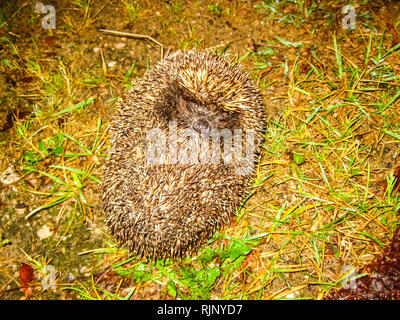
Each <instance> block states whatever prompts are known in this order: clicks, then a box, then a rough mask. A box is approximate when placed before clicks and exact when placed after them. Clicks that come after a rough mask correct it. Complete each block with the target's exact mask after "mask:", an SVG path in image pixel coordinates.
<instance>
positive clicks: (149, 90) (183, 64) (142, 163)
mask: <svg viewBox="0 0 400 320" xmlns="http://www.w3.org/2000/svg"><path fill="white" fill-rule="evenodd" d="M199 119H202V120H201V121H202V122H201V121H199ZM169 121H175V122H176V124H177V125H176V126H177V132H181V130H183V129H188V128H191V127H193V128H194V127H195V125H197V126H202V125H203V126H204V122H205V123H206V126H209V128H210V129H219V130H221V129H223V128H228V129H230V130H234V129H242V130H243V131H244V130H253V132H254V133H255V148H254V150H255V157H254V159H255V161H257V159H258V158H259V157H258V155H259V153H260V150H261V144H262V141H263V128H264V123H265V114H264V107H263V104H262V97H261V95H260V93H259V90H258V89H257V87H256V86H255V84H254V83H253V81H252V80H251V79H249V76H248V74H247V73H245V72H244V71H243V70H242V69H241V67H240V66H238V65H234V64H230V63H228V62H227V61H226V60H225V59H224V58H221V57H219V56H216V55H213V54H210V53H206V52H200V51H188V52H186V53H182V52H175V53H172V54H170V55H168V56H167V57H166V58H165V59H164V60H163V61H162V62H159V63H158V64H157V65H156V66H155V67H154V68H153V69H151V70H150V71H149V72H148V73H147V74H146V75H145V76H144V78H143V79H141V80H139V81H137V82H136V83H135V85H134V87H133V88H132V89H131V90H130V91H129V92H128V94H127V95H126V96H125V97H124V98H123V99H122V101H121V102H120V104H119V108H118V110H117V113H116V115H115V116H114V118H113V120H112V122H111V125H110V130H111V137H110V142H111V150H110V159H109V162H108V165H107V169H106V173H105V178H104V182H103V186H102V204H103V208H104V211H105V212H106V216H107V225H108V226H109V229H110V231H111V233H112V235H113V236H114V237H115V238H116V240H117V241H118V243H119V244H121V245H123V246H125V247H127V248H128V249H129V250H130V251H131V252H132V253H138V254H141V255H144V256H148V257H151V258H163V257H168V258H172V259H175V258H180V257H183V256H185V255H186V254H190V253H193V252H195V251H196V250H197V249H198V247H199V246H200V245H201V244H202V243H203V242H204V241H206V240H207V239H209V238H210V237H211V236H212V235H213V234H214V232H215V231H216V230H219V229H221V228H222V227H223V226H225V225H228V224H229V223H230V221H231V219H232V217H234V214H235V210H236V209H237V208H238V206H239V205H240V203H241V202H242V201H243V199H244V198H245V196H246V194H247V193H248V190H247V189H248V186H249V184H250V183H251V181H252V177H253V174H254V171H253V170H252V172H249V173H248V174H246V175H238V174H237V172H236V171H235V169H236V166H237V163H235V162H234V161H233V163H230V164H227V163H224V162H223V161H221V162H220V163H216V164H210V163H206V164H202V163H195V164H184V163H180V162H178V163H173V164H171V163H170V161H171V155H170V154H169V153H168V152H169V151H168V150H169V149H168V148H167V150H166V153H167V154H166V159H167V160H166V161H167V163H163V164H162V163H160V164H148V163H147V159H146V158H147V152H148V147H149V141H148V139H147V138H146V135H147V133H148V132H149V130H151V129H154V128H159V129H162V130H163V132H166V135H167V137H168V128H169V126H168V125H169ZM202 139H209V138H208V137H207V136H202ZM207 141H209V140H207ZM187 143H188V142H187V139H186V140H185V139H181V140H179V141H177V144H178V147H179V150H181V149H180V148H181V147H184V146H185V144H187Z"/></svg>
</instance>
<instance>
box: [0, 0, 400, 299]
mask: <svg viewBox="0 0 400 320" xmlns="http://www.w3.org/2000/svg"><path fill="white" fill-rule="evenodd" d="M307 3H308V5H307ZM2 6H3V7H2V11H1V13H0V35H1V36H0V42H1V49H0V52H1V53H0V71H1V73H2V79H1V82H0V85H1V87H2V88H1V89H2V92H4V94H1V95H0V103H1V105H2V106H4V107H3V108H4V110H0V111H1V114H0V120H1V121H2V122H1V124H0V128H1V127H3V128H6V129H4V130H2V131H1V132H0V135H1V137H2V138H1V146H2V148H1V151H0V154H1V155H0V159H3V160H0V174H1V173H2V172H5V171H6V169H8V170H11V171H12V172H14V173H15V174H17V175H18V177H19V180H18V182H16V183H14V184H13V185H3V188H2V190H1V192H0V203H1V215H0V220H1V224H2V225H3V226H4V227H1V228H0V297H1V296H2V295H6V296H5V297H6V298H8V297H9V296H7V292H2V290H4V289H5V288H6V287H7V286H9V285H10V284H14V285H17V284H18V279H17V278H16V277H15V276H13V274H14V273H15V272H14V273H13V271H15V268H17V266H18V265H19V263H20V262H22V261H25V262H26V263H29V264H31V265H32V266H34V269H35V270H36V272H37V273H38V278H40V279H41V278H43V277H44V276H45V273H44V271H43V270H44V266H46V265H49V264H50V265H54V266H55V267H56V270H57V279H56V282H58V283H60V285H58V286H57V288H58V289H57V290H58V291H57V290H56V291H55V293H57V294H60V293H59V291H60V288H63V291H62V292H63V293H62V294H64V296H63V295H62V294H61V296H62V297H64V298H74V297H75V298H76V297H78V298H81V299H129V298H131V299H138V298H179V299H319V298H322V297H323V295H324V293H325V292H326V291H327V290H329V289H332V288H333V289H335V288H340V287H341V285H342V284H343V283H344V281H345V279H346V275H348V271H349V270H350V269H349V266H351V267H352V268H353V269H354V268H355V269H358V268H359V267H361V266H363V265H364V264H365V263H366V262H368V261H370V260H371V259H372V258H373V257H374V255H376V254H378V253H380V252H381V251H382V249H383V248H384V247H385V245H387V243H388V241H389V240H390V236H391V234H392V232H393V230H394V229H395V228H396V226H397V225H398V217H397V211H398V209H399V195H398V193H397V189H398V187H397V185H396V183H397V177H396V176H395V175H394V169H395V168H396V167H397V166H398V156H399V154H398V148H397V146H398V144H399V140H400V127H399V125H398V123H399V112H398V104H399V101H400V87H399V67H398V66H399V65H400V64H399V49H400V44H397V43H396V41H395V40H396V37H398V36H397V35H396V34H395V33H394V32H393V29H391V28H386V27H382V26H380V25H379V24H378V23H377V21H376V15H375V11H373V7H371V6H368V3H366V4H364V5H361V6H360V9H359V10H360V17H359V18H360V19H358V20H357V21H358V22H359V24H358V27H357V28H356V29H355V30H353V31H343V30H341V29H336V30H335V28H334V24H335V21H334V19H333V18H332V12H333V11H332V10H333V9H332V7H330V6H329V5H325V4H318V3H317V2H316V1H314V2H312V3H309V2H305V1H281V2H280V3H279V4H278V3H277V2H275V1H264V2H262V3H260V4H259V5H257V6H256V8H255V9H254V10H253V9H251V8H250V9H249V8H247V7H246V8H244V7H240V6H239V7H235V6H233V5H232V4H231V3H230V2H227V1H220V2H219V3H216V2H215V1H210V2H207V3H204V4H201V3H196V4H193V6H191V5H189V4H183V3H181V2H177V1H175V2H170V3H168V4H162V5H160V6H156V5H155V4H154V5H153V4H152V5H150V4H149V3H147V2H145V1H144V2H139V3H136V2H135V3H134V2H132V1H123V2H121V4H119V5H118V8H119V10H120V11H119V12H120V13H121V16H120V17H119V18H118V19H116V18H115V15H114V9H115V8H114V7H112V8H110V7H109V4H108V2H107V1H105V2H104V3H95V2H92V1H73V2H71V4H70V5H69V7H68V8H69V9H68V10H67V11H66V14H65V15H64V16H63V17H62V18H61V16H62V15H61V14H59V13H57V14H58V18H57V19H59V20H57V29H56V30H48V31H43V32H42V33H40V34H39V35H36V36H24V34H25V33H24V30H25V29H24V28H32V29H34V30H36V29H35V28H37V26H38V25H40V16H39V17H35V16H34V15H33V14H32V12H31V10H30V9H29V8H28V7H23V6H22V5H21V4H20V5H19V7H18V9H17V10H19V11H17V13H16V14H14V15H10V14H8V12H9V11H10V10H11V6H12V2H5V3H4V4H2ZM28 9H29V10H28ZM244 9H246V10H244ZM157 12H158V14H157V15H155V13H157ZM197 13H199V14H197ZM24 15H26V16H27V17H29V19H27V20H26V21H28V25H25V26H21V25H20V23H19V21H21V19H22V17H24ZM248 15H250V16H248ZM221 16H224V17H225V18H226V19H229V21H230V23H231V24H232V26H233V27H234V28H235V29H236V31H235V32H238V33H240V32H243V34H241V35H242V36H243V37H244V38H246V39H247V35H248V34H249V33H252V31H253V29H252V28H257V27H259V28H260V30H265V28H266V27H265V25H261V24H252V23H254V22H255V21H256V22H260V23H261V21H263V23H266V24H267V26H268V27H269V28H272V29H271V30H273V31H279V30H284V31H285V32H283V33H281V34H279V36H274V37H271V38H268V40H265V39H256V40H257V41H258V42H257V41H256V44H255V45H250V44H249V43H248V42H246V41H244V40H240V38H239V37H238V38H237V39H236V38H235V37H234V36H233V35H235V33H232V34H230V33H229V32H230V31H231V30H233V29H232V28H231V27H229V26H228V27H226V29H223V30H221V27H218V26H217V25H218V24H214V23H211V22H210V19H211V20H216V19H220V17H221ZM151 17H156V18H155V20H154V21H153V20H151ZM107 19H108V20H107ZM193 19H199V20H198V21H199V22H198V23H196V24H193V23H192V22H191V20H193ZM332 19H333V20H332ZM100 20H101V21H100ZM104 21H111V22H110V25H112V23H115V24H116V26H115V29H120V30H121V31H123V29H124V26H126V24H129V23H130V24H133V25H135V28H138V30H139V32H143V33H144V34H149V35H151V36H154V34H151V33H150V32H149V30H150V29H151V27H150V25H151V26H152V27H153V29H151V30H155V31H154V32H156V33H157V35H156V36H154V37H155V38H157V39H159V40H160V41H162V43H163V45H164V46H165V47H166V48H167V47H170V48H171V50H173V49H179V48H191V47H196V48H199V49H205V48H209V49H210V50H214V51H215V52H216V53H221V54H222V53H226V54H228V55H229V56H230V57H231V58H232V60H235V61H237V62H239V63H241V64H243V65H244V67H245V68H246V69H247V70H249V71H251V76H252V77H253V78H254V79H256V81H257V82H258V84H259V86H260V88H261V90H262V93H263V95H264V97H265V101H266V105H267V107H268V112H269V113H268V114H269V117H268V121H267V123H266V132H265V138H266V142H265V144H264V148H263V155H262V158H261V162H260V165H259V166H258V168H257V172H256V176H255V180H254V184H253V187H252V190H251V194H250V196H249V197H248V198H247V199H246V201H245V203H243V205H242V206H241V207H240V208H239V209H238V212H237V217H238V218H237V223H236V224H234V225H233V226H231V227H230V228H228V229H226V230H224V231H222V232H221V233H219V234H216V235H215V236H214V237H213V238H212V239H211V240H210V241H209V243H208V244H207V245H206V246H204V247H203V248H202V249H201V250H200V251H199V254H198V255H197V256H194V257H189V258H186V259H183V260H182V261H180V262H171V261H168V260H167V261H154V262H152V261H148V260H145V259H138V258H136V257H130V256H129V255H128V253H127V252H126V251H125V250H124V249H120V248H117V246H116V245H115V243H113V242H112V240H110V241H105V240H104V239H109V238H108V236H107V232H106V231H103V230H102V229H101V227H98V226H99V225H104V223H103V221H102V214H101V212H100V209H99V196H98V193H99V184H100V182H101V179H102V173H101V172H102V171H101V166H102V165H103V164H104V163H105V160H106V157H107V155H106V153H107V147H108V142H107V138H108V136H107V126H108V122H109V119H110V114H111V112H110V111H111V110H112V109H113V107H114V103H115V101H116V99H117V98H118V97H119V96H121V95H122V94H123V92H124V91H123V90H125V89H126V88H129V87H131V85H132V82H134V80H135V79H136V78H138V77H140V76H141V75H142V74H143V73H144V72H145V70H146V69H147V68H148V66H149V65H151V64H154V63H155V62H156V61H157V60H158V56H157V55H158V52H159V51H158V48H155V49H154V48H152V47H151V46H149V44H148V43H146V42H144V41H136V40H132V41H136V42H134V43H135V45H134V47H135V52H134V54H133V55H132V56H129V59H126V55H127V52H129V49H126V51H124V52H123V53H122V54H121V53H118V52H116V50H114V49H110V48H112V44H113V41H120V40H121V39H117V40H116V39H113V38H110V37H109V38H107V37H108V36H104V35H102V36H103V38H102V39H101V40H99V38H98V36H99V35H98V33H97V32H96V28H97V27H99V24H101V23H103V22H104ZM325 22H327V23H326V25H325ZM270 23H271V24H270ZM392 24H393V26H394V29H395V30H396V28H397V29H398V27H399V24H400V20H399V17H397V18H395V20H394V21H392ZM246 28H247V29H246ZM273 28H275V29H273ZM300 28H302V29H300ZM204 29H205V30H204ZM242 29H243V31H241V30H242ZM303 29H304V30H307V31H304V32H303V33H300V32H301V31H299V30H303ZM260 32H261V31H260ZM86 34H89V35H91V36H89V39H92V40H93V39H95V40H94V44H90V43H91V42H90V41H89V40H87V38H84V37H85V35H86ZM274 34H277V33H274ZM82 37H83V38H82ZM217 38H218V40H217ZM79 39H84V40H79ZM398 40H399V39H397V41H398ZM121 41H123V40H121ZM243 41H244V42H243ZM60 43H62V47H57V46H58V45H59V44H60ZM105 44H107V45H105ZM91 45H92V46H96V47H100V46H102V48H101V50H102V52H101V54H99V55H97V56H96V55H95V54H94V53H93V52H94V51H92V49H93V48H92V47H91ZM103 45H104V46H103ZM88 47H89V49H88ZM123 50H125V49H123ZM118 54H119V55H118ZM111 59H113V60H116V61H120V65H118V66H117V68H116V69H108V68H107V67H105V66H106V65H107V64H106V62H107V61H109V60H111ZM10 115H11V116H10ZM7 119H12V124H11V125H10V123H9V122H10V121H7ZM7 126H8V127H9V128H7ZM17 204H23V205H24V206H25V207H26V208H27V210H25V212H24V214H23V217H22V219H23V221H24V222H23V223H29V224H30V225H31V226H33V227H32V228H38V227H40V226H41V225H43V224H47V225H50V226H52V228H51V229H52V230H53V231H52V236H51V238H50V239H44V240H42V239H40V240H38V239H37V238H34V241H32V240H28V239H27V238H23V239H24V241H26V243H21V242H20V241H19V240H18V236H15V237H13V230H14V229H12V227H11V226H12V225H13V223H15V224H16V225H20V223H21V222H20V221H19V220H18V219H20V218H21V217H19V216H18V213H17V210H16V208H17ZM10 221H11V222H10ZM86 226H87V227H86ZM80 227H84V228H85V229H84V230H85V231H84V232H83V235H84V237H83V238H84V239H85V240H84V241H82V240H81V238H80V237H81V236H82V233H80V232H77V231H76V230H80V229H79V228H80ZM15 230H18V229H15ZM16 234H17V233H16ZM32 234H34V235H35V234H36V229H33V232H32ZM95 235H98V237H100V238H101V239H103V241H102V244H98V242H95V241H92V239H93V238H95ZM66 239H67V240H66ZM68 239H70V240H68ZM88 239H89V240H88ZM96 239H97V238H96ZM29 241H31V242H29ZM68 241H69V242H68ZM77 244H82V245H85V246H78V245H77ZM21 249H23V250H24V252H25V254H24V253H22V254H21ZM60 252H61V253H60ZM62 252H67V253H68V254H69V257H74V258H73V259H72V260H71V261H69V260H68V261H67V260H66V258H65V255H63V254H62ZM9 257H10V258H9ZM68 259H70V258H68ZM74 259H76V260H74ZM82 265H84V266H85V267H86V268H87V269H88V270H89V271H88V272H86V273H84V274H83V275H79V276H77V277H76V278H75V280H73V281H67V280H65V279H66V278H67V276H68V274H69V273H74V272H75V271H74V270H76V269H81V267H82ZM77 266H79V268H78V267H77ZM13 268H14V269H13ZM353 269H352V270H353ZM75 273H76V272H75ZM78 273H79V272H78ZM358 276H362V274H359V275H358ZM69 282H70V283H69ZM61 284H62V285H61ZM13 292H14V293H15V292H18V291H13ZM43 294H44V293H43V292H42V291H40V292H36V296H35V295H34V296H33V297H34V298H35V297H37V298H41V297H45V296H43ZM65 295H66V296H65ZM14 297H15V296H14ZM50 297H53V298H54V297H55V296H50ZM57 297H58V298H60V296H57Z"/></svg>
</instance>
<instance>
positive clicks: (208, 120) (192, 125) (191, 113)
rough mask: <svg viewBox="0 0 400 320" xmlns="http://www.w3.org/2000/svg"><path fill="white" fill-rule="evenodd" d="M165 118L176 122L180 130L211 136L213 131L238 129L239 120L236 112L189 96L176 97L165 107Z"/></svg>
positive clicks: (180, 95)
mask: <svg viewBox="0 0 400 320" xmlns="http://www.w3.org/2000/svg"><path fill="white" fill-rule="evenodd" d="M162 114H163V117H165V120H167V121H175V122H176V123H177V125H178V128H180V129H193V130H195V131H196V132H198V133H201V134H203V135H204V134H205V135H209V134H210V132H211V131H212V130H218V131H221V130H223V129H229V130H232V131H233V130H234V129H237V125H238V119H237V116H236V115H235V113H234V112H228V111H225V110H223V109H222V108H221V107H220V106H219V105H218V104H216V103H212V102H207V101H199V100H197V99H195V98H193V97H190V96H188V95H182V94H179V95H174V97H173V98H172V99H168V106H164V107H163V112H162Z"/></svg>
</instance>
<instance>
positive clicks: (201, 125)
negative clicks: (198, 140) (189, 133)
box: [193, 119, 210, 133]
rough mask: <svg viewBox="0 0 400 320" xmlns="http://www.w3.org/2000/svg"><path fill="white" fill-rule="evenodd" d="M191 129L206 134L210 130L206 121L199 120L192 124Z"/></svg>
mask: <svg viewBox="0 0 400 320" xmlns="http://www.w3.org/2000/svg"><path fill="white" fill-rule="evenodd" d="M193 129H194V130H196V131H197V132H198V133H206V132H208V131H209V130H210V124H209V123H208V122H207V121H206V120H203V119H200V120H197V121H196V122H195V123H193Z"/></svg>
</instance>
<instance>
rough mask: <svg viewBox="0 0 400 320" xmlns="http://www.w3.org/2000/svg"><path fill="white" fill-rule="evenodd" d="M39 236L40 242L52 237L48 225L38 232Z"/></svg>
mask: <svg viewBox="0 0 400 320" xmlns="http://www.w3.org/2000/svg"><path fill="white" fill-rule="evenodd" d="M37 235H38V237H39V239H40V240H43V239H46V238H48V237H50V236H51V232H50V228H49V227H48V226H46V225H44V226H42V227H41V228H40V229H39V230H38V231H37Z"/></svg>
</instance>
